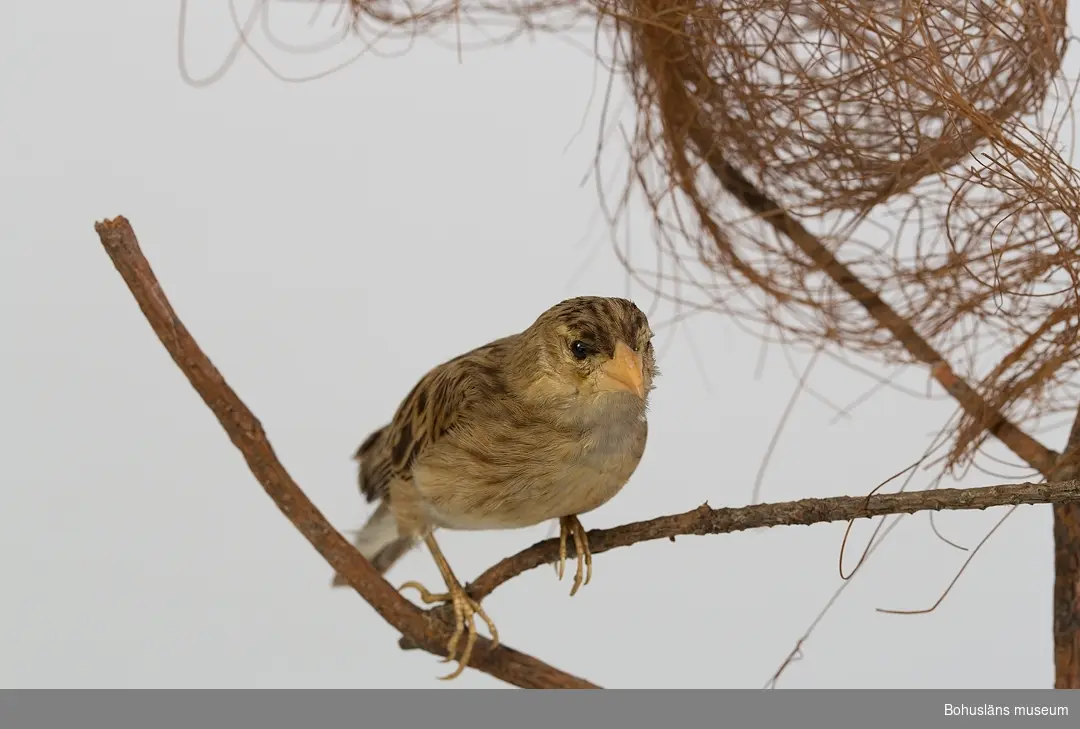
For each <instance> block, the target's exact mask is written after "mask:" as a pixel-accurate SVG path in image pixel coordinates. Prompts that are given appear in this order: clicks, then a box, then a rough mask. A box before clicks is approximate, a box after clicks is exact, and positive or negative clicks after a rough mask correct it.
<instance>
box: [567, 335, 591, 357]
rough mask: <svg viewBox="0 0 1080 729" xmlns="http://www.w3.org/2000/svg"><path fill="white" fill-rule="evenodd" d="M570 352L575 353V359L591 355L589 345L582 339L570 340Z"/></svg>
mask: <svg viewBox="0 0 1080 729" xmlns="http://www.w3.org/2000/svg"><path fill="white" fill-rule="evenodd" d="M570 354H572V355H574V359H585V358H586V357H588V356H589V345H587V344H585V342H583V341H581V340H580V339H575V340H574V341H572V342H570Z"/></svg>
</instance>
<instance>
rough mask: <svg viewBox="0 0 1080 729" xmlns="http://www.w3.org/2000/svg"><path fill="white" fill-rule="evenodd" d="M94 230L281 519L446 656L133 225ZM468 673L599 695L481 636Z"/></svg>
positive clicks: (433, 624) (437, 634)
mask: <svg viewBox="0 0 1080 729" xmlns="http://www.w3.org/2000/svg"><path fill="white" fill-rule="evenodd" d="M94 229H95V230H96V231H97V233H98V237H99V238H100V239H101V245H102V246H104V248H105V252H106V253H107V254H108V255H109V258H111V259H112V262H113V265H115V266H116V270H117V271H119V272H120V275H121V277H123V279H124V282H125V283H126V284H127V286H128V288H129V289H130V290H131V293H132V294H133V295H134V297H135V300H136V301H137V302H138V304H139V308H140V309H142V312H143V314H144V315H145V316H146V319H147V321H148V322H149V323H150V326H151V327H153V329H154V332H155V333H156V334H157V335H158V338H159V339H160V340H161V343H162V344H163V345H165V349H166V350H168V352H169V355H170V356H172V358H173V361H174V362H176V364H177V366H178V367H180V369H181V370H182V371H183V373H184V375H185V376H187V378H188V381H189V382H190V383H191V386H192V387H194V388H195V390H196V391H197V392H198V393H199V395H200V396H201V397H202V399H203V402H205V403H206V405H207V406H208V407H209V408H210V409H211V410H212V411H213V412H214V415H215V416H216V417H217V419H218V422H220V423H221V426H222V427H223V428H224V429H225V432H226V433H228V435H229V439H230V440H232V442H233V445H235V446H236V447H237V448H238V449H239V450H240V453H241V454H242V455H243V456H244V460H245V461H247V464H248V467H249V468H250V469H251V473H252V474H253V475H254V476H255V478H256V479H257V480H258V482H259V483H260V484H261V485H262V487H263V488H264V489H265V490H266V493H267V494H268V495H269V496H270V498H271V499H273V500H274V503H275V504H276V505H277V507H278V508H279V509H280V510H281V512H282V513H283V514H284V515H285V516H286V518H288V520H289V521H291V522H292V523H293V526H295V527H296V528H297V529H298V530H300V533H301V534H303V535H304V537H305V538H306V539H307V540H308V542H310V543H311V545H312V546H313V547H315V549H316V550H317V551H318V552H319V554H321V555H322V556H323V558H324V559H325V560H326V561H327V562H328V563H329V564H330V566H331V567H332V568H333V569H334V570H335V571H336V572H337V573H338V574H339V575H341V576H342V577H343V578H344V579H345V581H346V582H348V583H349V585H351V586H352V587H353V588H354V589H355V590H356V591H357V592H358V593H360V596H361V597H363V598H364V600H366V601H367V602H368V604H369V605H371V607H372V608H374V609H375V611H376V612H377V613H379V615H381V616H382V617H383V618H384V619H385V620H386V621H387V622H388V623H390V624H391V625H393V626H394V627H395V628H396V629H397V630H399V631H401V633H402V634H403V635H404V636H406V637H407V638H408V639H409V640H410V641H412V642H413V643H415V644H416V645H418V646H420V647H421V648H423V649H424V650H426V651H428V652H430V653H434V654H436V655H445V651H446V648H445V646H446V643H447V641H448V640H449V638H450V632H451V631H450V626H449V624H448V623H447V622H445V621H443V620H441V619H440V616H436V615H433V614H432V613H430V612H424V611H422V610H420V609H419V608H417V607H416V606H415V605H413V604H412V603H411V602H409V601H408V600H406V599H405V598H404V597H402V596H401V595H400V594H399V593H398V591H397V590H395V589H394V587H393V586H392V585H391V584H390V583H389V582H387V581H386V580H385V579H383V577H382V576H381V575H380V574H379V573H378V572H376V571H375V569H374V568H373V567H372V566H371V564H370V563H369V562H368V561H367V560H366V559H364V557H363V555H361V554H360V552H358V551H357V550H356V548H355V547H354V546H353V545H352V544H350V543H349V542H348V541H347V540H346V539H345V538H344V537H343V536H342V535H341V534H340V533H339V532H338V531H337V530H336V529H334V527H332V526H331V525H330V523H329V522H328V521H327V520H326V517H325V516H323V515H322V513H321V512H320V511H319V510H318V509H317V508H316V507H315V505H314V504H313V503H312V502H311V500H310V499H308V497H307V496H306V495H305V494H304V492H303V491H302V490H301V489H300V487H299V486H298V485H297V484H296V482H295V481H293V479H292V477H291V476H290V475H289V473H288V472H287V471H286V470H285V467H284V466H283V465H281V462H280V461H279V460H278V458H277V455H276V454H275V453H274V450H273V448H271V446H270V443H269V441H268V440H267V438H266V433H265V432H264V431H263V428H262V425H261V424H260V423H259V421H258V420H257V419H256V418H255V416H254V415H253V414H252V412H251V411H250V410H248V408H247V406H246V405H244V403H243V402H242V401H241V400H240V398H239V396H237V394H236V392H234V391H233V389H232V388H231V387H229V385H228V383H227V382H225V379H224V378H223V377H222V376H221V373H220V372H218V370H217V368H215V367H214V365H213V364H212V363H211V362H210V360H209V358H207V356H206V354H204V353H203V351H202V349H200V347H199V345H198V344H197V343H196V342H195V340H194V338H192V336H191V334H190V333H189V332H188V330H187V328H186V327H185V326H184V324H183V323H182V322H181V321H180V318H179V317H178V316H177V315H176V312H175V311H174V310H173V308H172V306H171V305H170V304H169V300H168V298H167V297H166V296H165V292H164V291H163V290H162V288H161V284H160V283H159V282H158V280H157V277H156V276H155V275H154V272H153V270H152V269H151V268H150V264H149V263H148V262H147V260H146V257H145V256H144V255H143V253H142V250H141V249H140V248H139V242H138V240H137V239H136V238H135V232H134V231H133V230H132V229H131V225H130V224H129V223H128V221H127V220H126V219H125V218H124V217H118V218H116V219H114V220H106V221H104V222H102V223H96V224H95V225H94ZM469 667H470V668H476V669H479V670H481V671H483V672H485V673H488V674H490V675H492V676H495V677H496V678H499V679H502V680H503V681H506V682H508V683H511V684H514V685H515V686H521V687H523V688H599V687H598V686H595V685H594V684H591V683H589V682H588V681H585V680H584V679H581V678H578V677H576V676H572V675H570V674H568V673H564V672H562V671H560V670H558V669H556V668H554V667H552V666H549V665H547V664H546V663H543V662H541V661H539V660H537V659H536V658H533V657H532V656H529V655H526V654H524V653H520V652H518V651H515V650H513V649H511V648H508V647H505V646H501V645H500V646H499V647H498V648H496V649H492V648H491V642H490V641H488V640H487V639H485V638H483V637H482V636H478V638H477V641H476V646H475V648H474V650H473V656H472V659H471V661H470V664H469Z"/></svg>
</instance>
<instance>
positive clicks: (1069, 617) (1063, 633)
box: [1054, 409, 1080, 689]
mask: <svg viewBox="0 0 1080 729" xmlns="http://www.w3.org/2000/svg"><path fill="white" fill-rule="evenodd" d="M1054 475H1055V476H1058V475H1060V476H1061V477H1063V478H1076V477H1077V476H1078V475H1080V409H1078V410H1077V413H1076V418H1075V419H1074V420H1073V424H1072V429H1071V431H1070V432H1069V441H1068V444H1067V445H1066V446H1065V450H1064V452H1063V453H1062V454H1061V458H1060V459H1059V465H1058V467H1057V468H1056V469H1055V471H1054ZM1054 665H1055V676H1054V688H1059V689H1066V688H1080V504H1056V505H1055V506H1054Z"/></svg>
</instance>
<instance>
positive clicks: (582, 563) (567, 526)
mask: <svg viewBox="0 0 1080 729" xmlns="http://www.w3.org/2000/svg"><path fill="white" fill-rule="evenodd" d="M567 535H570V536H572V537H573V538H574V554H575V556H576V557H577V572H575V573H574V586H573V587H572V588H570V597H573V596H574V595H576V594H577V591H578V589H580V588H581V586H582V585H587V584H589V580H591V579H592V552H591V551H590V550H589V537H588V536H587V535H586V534H585V528H584V527H583V526H581V522H580V521H578V518H577V517H576V516H564V517H561V518H560V519H559V579H560V580H561V579H562V578H563V570H564V568H565V567H566V538H567Z"/></svg>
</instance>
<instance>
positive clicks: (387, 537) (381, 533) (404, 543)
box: [330, 501, 417, 587]
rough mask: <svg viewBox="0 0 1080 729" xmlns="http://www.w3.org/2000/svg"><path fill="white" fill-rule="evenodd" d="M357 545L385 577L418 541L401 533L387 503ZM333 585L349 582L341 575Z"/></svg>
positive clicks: (360, 534) (358, 539)
mask: <svg viewBox="0 0 1080 729" xmlns="http://www.w3.org/2000/svg"><path fill="white" fill-rule="evenodd" d="M353 544H355V545H356V548H357V549H358V550H360V554H362V555H364V557H365V558H366V559H367V561H369V562H371V564H372V566H373V567H374V568H375V569H376V570H378V571H379V574H380V575H382V574H386V571H387V570H389V569H390V568H391V567H393V566H394V563H395V562H397V561H398V560H399V559H401V558H402V557H403V556H404V555H405V553H406V552H408V551H409V550H410V549H412V548H413V547H415V546H416V544H417V539H416V537H414V536H411V535H410V536H401V535H399V534H398V528H397V521H396V520H395V519H394V515H393V513H391V511H390V506H389V504H387V503H386V502H385V501H383V502H382V503H381V504H379V506H378V508H377V509H375V512H374V513H373V514H372V515H371V517H370V518H369V519H368V520H367V523H365V524H364V526H363V527H361V529H360V531H359V532H357V534H356V538H355V539H354V540H353ZM330 585H331V587H345V586H346V585H348V583H347V582H346V581H345V579H344V578H343V577H342V576H341V575H334V580H333V582H331V583H330Z"/></svg>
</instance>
